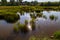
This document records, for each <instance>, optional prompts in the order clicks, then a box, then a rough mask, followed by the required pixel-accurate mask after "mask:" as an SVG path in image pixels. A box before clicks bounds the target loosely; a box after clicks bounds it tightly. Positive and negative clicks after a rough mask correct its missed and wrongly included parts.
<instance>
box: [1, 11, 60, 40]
mask: <svg viewBox="0 0 60 40" xmlns="http://www.w3.org/2000/svg"><path fill="white" fill-rule="evenodd" d="M41 13H43V15H46V17H47V19H45V18H43V17H40V18H36V20H35V24H36V29H35V30H34V31H29V32H28V33H27V34H22V33H18V34H15V33H13V26H14V24H16V23H7V22H6V21H5V20H0V37H1V39H4V40H28V39H29V37H30V36H36V37H40V36H51V35H52V34H53V33H54V32H55V31H58V30H60V11H43V12H41ZM52 14H53V15H55V16H57V17H58V19H57V20H50V18H49V16H50V15H52ZM19 15H20V14H19ZM25 20H28V21H30V20H31V17H30V13H26V12H25V13H24V15H20V20H18V22H20V23H22V24H24V21H25Z"/></svg>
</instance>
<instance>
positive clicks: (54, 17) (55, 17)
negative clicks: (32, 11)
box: [49, 15, 58, 21]
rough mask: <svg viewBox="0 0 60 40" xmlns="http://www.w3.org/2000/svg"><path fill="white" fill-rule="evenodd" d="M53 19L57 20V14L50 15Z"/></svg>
mask: <svg viewBox="0 0 60 40" xmlns="http://www.w3.org/2000/svg"><path fill="white" fill-rule="evenodd" d="M49 18H50V19H51V20H55V21H56V20H57V19H58V17H57V16H54V15H50V17H49Z"/></svg>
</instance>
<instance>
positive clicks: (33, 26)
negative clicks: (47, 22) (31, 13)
mask: <svg viewBox="0 0 60 40" xmlns="http://www.w3.org/2000/svg"><path fill="white" fill-rule="evenodd" d="M30 24H31V27H32V30H35V19H32V20H31V21H30Z"/></svg>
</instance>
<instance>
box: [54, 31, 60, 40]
mask: <svg viewBox="0 0 60 40" xmlns="http://www.w3.org/2000/svg"><path fill="white" fill-rule="evenodd" d="M54 38H55V39H59V40H60V31H57V32H55V33H54Z"/></svg>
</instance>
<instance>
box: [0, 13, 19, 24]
mask: <svg viewBox="0 0 60 40" xmlns="http://www.w3.org/2000/svg"><path fill="white" fill-rule="evenodd" d="M0 19H3V20H5V21H6V22H8V23H14V22H16V21H17V20H18V19H19V15H18V14H14V13H4V14H3V13H1V14H0Z"/></svg>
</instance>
